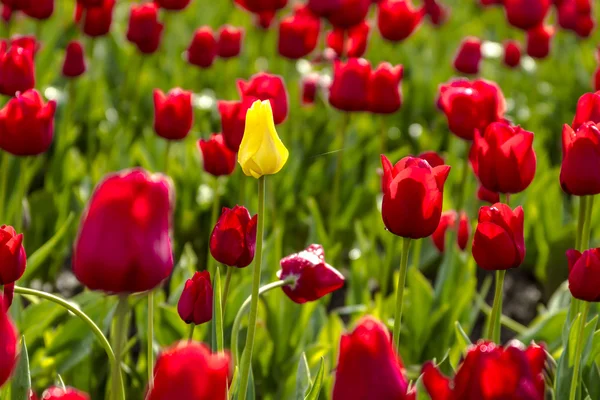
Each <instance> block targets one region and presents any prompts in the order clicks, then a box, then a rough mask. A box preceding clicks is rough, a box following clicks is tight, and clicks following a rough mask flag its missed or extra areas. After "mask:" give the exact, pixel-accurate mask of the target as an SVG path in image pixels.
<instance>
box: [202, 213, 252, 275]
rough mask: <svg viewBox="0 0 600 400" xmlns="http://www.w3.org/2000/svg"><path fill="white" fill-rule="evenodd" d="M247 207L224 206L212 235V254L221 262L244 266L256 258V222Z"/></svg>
mask: <svg viewBox="0 0 600 400" xmlns="http://www.w3.org/2000/svg"><path fill="white" fill-rule="evenodd" d="M257 221H258V216H257V215H255V216H254V217H252V218H250V213H249V212H248V210H247V209H246V207H241V206H235V207H233V208H232V209H229V208H226V207H224V208H223V212H222V214H221V217H219V220H218V221H217V224H216V225H215V228H214V229H213V231H212V234H211V236H210V254H212V256H213V257H214V259H215V260H217V261H218V262H220V263H221V264H225V265H228V266H230V267H237V268H244V267H247V266H248V265H250V263H251V262H252V260H253V259H254V249H255V246H256V222H257Z"/></svg>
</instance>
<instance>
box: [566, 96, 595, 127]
mask: <svg viewBox="0 0 600 400" xmlns="http://www.w3.org/2000/svg"><path fill="white" fill-rule="evenodd" d="M588 121H591V122H594V123H596V124H600V91H598V92H596V93H586V94H584V95H583V96H581V97H580V98H579V100H578V101H577V110H576V112H575V117H574V118H573V124H572V125H573V129H574V130H577V129H578V128H579V127H580V126H581V125H583V124H584V123H586V122H588Z"/></svg>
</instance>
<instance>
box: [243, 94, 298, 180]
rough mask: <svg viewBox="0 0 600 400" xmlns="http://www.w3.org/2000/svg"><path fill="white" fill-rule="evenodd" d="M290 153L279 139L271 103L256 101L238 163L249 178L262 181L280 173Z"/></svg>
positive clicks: (249, 113)
mask: <svg viewBox="0 0 600 400" xmlns="http://www.w3.org/2000/svg"><path fill="white" fill-rule="evenodd" d="M288 157H289V152H288V149H287V148H286V147H285V146H284V144H283V143H282V142H281V139H279V136H278V135H277V131H276V130H275V124H274V122H273V111H272V110H271V103H270V102H269V101H267V100H265V101H258V100H257V101H255V102H254V104H252V107H250V109H249V110H248V113H247V114H246V128H245V130H244V137H243V138H242V143H241V144H240V151H239V153H238V163H239V164H240V166H241V167H242V171H244V174H246V175H247V176H252V177H253V178H256V179H258V178H260V177H262V176H263V175H273V174H276V173H278V172H279V171H280V170H281V168H283V166H284V165H285V163H286V162H287V159H288Z"/></svg>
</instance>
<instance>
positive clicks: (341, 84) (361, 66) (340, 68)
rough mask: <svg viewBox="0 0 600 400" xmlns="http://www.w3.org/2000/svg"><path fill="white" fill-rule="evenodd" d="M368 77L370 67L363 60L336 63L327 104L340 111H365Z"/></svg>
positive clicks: (355, 59) (354, 59)
mask: <svg viewBox="0 0 600 400" xmlns="http://www.w3.org/2000/svg"><path fill="white" fill-rule="evenodd" d="M370 76H371V65H370V64H369V62H368V61H367V60H365V59H363V58H351V59H349V60H348V62H346V63H343V62H341V61H336V62H335V64H334V69H333V82H332V84H331V88H330V90H329V103H330V104H331V105H332V106H333V107H335V108H337V109H338V110H342V111H364V110H366V109H367V107H368V97H367V96H368V89H369V78H370Z"/></svg>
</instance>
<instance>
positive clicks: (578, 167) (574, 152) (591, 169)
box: [560, 121, 600, 196]
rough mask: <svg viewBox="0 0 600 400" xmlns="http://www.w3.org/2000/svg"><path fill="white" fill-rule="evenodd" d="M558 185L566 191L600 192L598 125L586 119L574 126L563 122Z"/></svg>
mask: <svg viewBox="0 0 600 400" xmlns="http://www.w3.org/2000/svg"><path fill="white" fill-rule="evenodd" d="M562 148H563V160H562V164H561V168H560V185H561V186H562V188H563V190H564V191H565V192H566V193H569V194H572V195H575V196H587V195H594V194H599V193H600V170H599V169H598V168H597V167H596V165H598V163H599V162H600V125H596V124H594V123H593V122H591V121H590V122H586V123H584V124H583V125H581V126H580V127H579V128H578V129H577V130H573V128H571V127H570V126H569V125H566V124H565V125H564V127H563V134H562Z"/></svg>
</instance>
